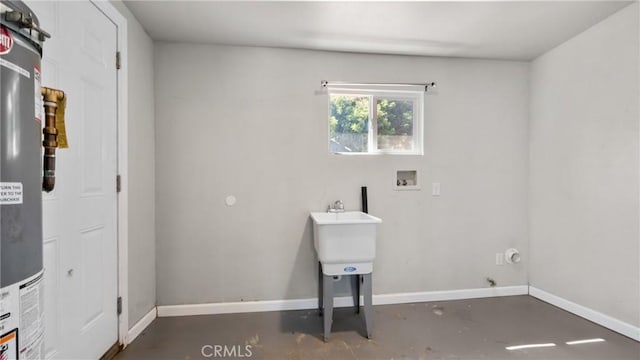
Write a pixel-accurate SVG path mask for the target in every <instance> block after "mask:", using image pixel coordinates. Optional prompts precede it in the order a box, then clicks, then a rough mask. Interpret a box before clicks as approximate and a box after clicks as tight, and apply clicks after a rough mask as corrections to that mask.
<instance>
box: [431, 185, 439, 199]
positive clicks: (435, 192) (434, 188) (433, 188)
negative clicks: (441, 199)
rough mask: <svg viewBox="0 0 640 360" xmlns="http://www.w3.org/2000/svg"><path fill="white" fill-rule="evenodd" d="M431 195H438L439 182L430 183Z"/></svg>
mask: <svg viewBox="0 0 640 360" xmlns="http://www.w3.org/2000/svg"><path fill="white" fill-rule="evenodd" d="M431 195H432V196H440V183H437V182H434V183H431Z"/></svg>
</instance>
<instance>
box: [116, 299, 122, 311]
mask: <svg viewBox="0 0 640 360" xmlns="http://www.w3.org/2000/svg"><path fill="white" fill-rule="evenodd" d="M117 307H118V315H120V314H122V296H118V303H117Z"/></svg>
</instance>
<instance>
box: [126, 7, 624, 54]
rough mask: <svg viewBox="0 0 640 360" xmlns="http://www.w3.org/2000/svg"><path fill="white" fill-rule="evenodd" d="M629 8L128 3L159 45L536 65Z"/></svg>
mask: <svg viewBox="0 0 640 360" xmlns="http://www.w3.org/2000/svg"><path fill="white" fill-rule="evenodd" d="M630 3H631V1H612V0H607V1H593V0H587V1H575V0H574V1H498V2H484V1H469V2H462V1H438V2H436V1H425V2H419V1H411V2H398V1H396V2H365V1H358V2H326V1H322V2H310V1H304V2H272V1H260V2H245V1H228V2H220V1H125V4H126V5H127V7H129V9H130V10H131V11H132V12H133V14H134V15H135V16H136V18H137V19H138V20H139V21H140V23H141V24H142V26H143V27H144V28H145V29H146V30H147V32H148V33H149V35H150V36H151V37H152V38H153V39H154V40H159V41H170V42H189V43H207V44H229V45H249V46H266V47H283V48H299V49H315V50H331V51H347V52H361V53H376V54H404V55H426V56H452V57H471V58H490V59H511V60H531V59H533V58H535V57H537V56H539V55H541V54H543V53H544V52H546V51H548V50H550V49H552V48H553V47H555V46H557V45H559V44H561V43H562V42H564V41H566V40H568V39H570V38H571V37H573V36H575V35H576V34H578V33H580V32H582V31H584V30H586V29H587V28H589V27H590V26H592V25H594V24H595V23H597V22H599V21H600V20H602V19H604V18H606V17H607V16H609V15H611V14H613V13H614V12H616V11H617V10H619V9H621V8H623V7H625V6H627V5H629V4H630Z"/></svg>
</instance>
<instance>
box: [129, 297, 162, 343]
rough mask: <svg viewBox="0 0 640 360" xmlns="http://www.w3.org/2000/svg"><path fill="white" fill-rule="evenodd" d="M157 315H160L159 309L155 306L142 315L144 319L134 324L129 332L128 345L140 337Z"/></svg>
mask: <svg viewBox="0 0 640 360" xmlns="http://www.w3.org/2000/svg"><path fill="white" fill-rule="evenodd" d="M157 315H158V311H157V309H156V307H155V306H154V307H153V309H151V310H150V311H149V312H148V313H147V314H146V315H145V316H143V317H142V319H140V320H139V321H138V322H137V323H136V324H135V325H133V326H132V327H131V329H129V331H128V332H127V344H126V345H129V344H131V343H132V342H133V340H135V339H136V338H137V337H138V335H140V334H142V332H143V331H144V329H146V328H147V326H149V324H151V322H153V320H155V319H156V317H157ZM126 345H125V346H126Z"/></svg>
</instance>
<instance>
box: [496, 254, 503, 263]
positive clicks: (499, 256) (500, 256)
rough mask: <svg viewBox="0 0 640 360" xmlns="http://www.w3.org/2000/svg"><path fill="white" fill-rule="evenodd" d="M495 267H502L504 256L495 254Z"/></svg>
mask: <svg viewBox="0 0 640 360" xmlns="http://www.w3.org/2000/svg"><path fill="white" fill-rule="evenodd" d="M496 265H498V266H502V265H504V254H503V253H496Z"/></svg>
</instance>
